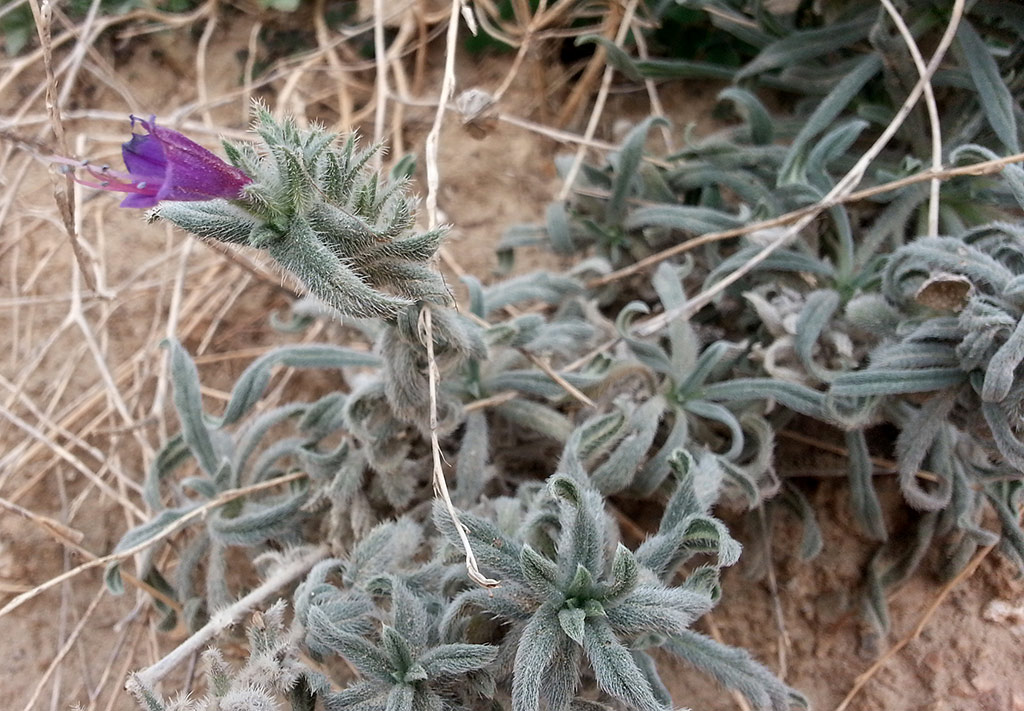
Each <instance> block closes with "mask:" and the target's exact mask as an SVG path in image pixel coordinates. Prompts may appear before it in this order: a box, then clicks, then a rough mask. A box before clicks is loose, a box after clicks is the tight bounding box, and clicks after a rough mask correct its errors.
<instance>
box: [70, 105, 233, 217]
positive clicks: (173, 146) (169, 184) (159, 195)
mask: <svg viewBox="0 0 1024 711" xmlns="http://www.w3.org/2000/svg"><path fill="white" fill-rule="evenodd" d="M131 120H132V128H135V122H136V121H138V122H139V123H140V124H142V127H143V128H144V129H146V131H147V132H148V133H146V134H139V133H133V134H132V138H131V140H130V141H128V142H127V143H124V144H122V146H121V155H122V156H123V157H124V164H125V167H126V168H128V171H127V172H121V171H115V170H110V169H109V168H107V167H103V168H99V169H97V168H93V167H92V166H90V165H88V164H86V165H85V168H86V170H88V171H89V173H90V174H91V175H92V176H93V177H94V178H96V179H97V180H98V181H99V182H89V181H84V180H78V179H77V178H76V180H78V182H79V183H81V184H82V185H88V186H89V187H93V188H97V189H99V190H110V191H115V192H121V193H128V197H126V198H125V199H124V200H122V201H121V207H153V206H154V205H156V204H157V203H158V202H160V201H161V200H178V201H191V200H215V199H217V198H227V199H229V200H230V199H234V198H238V197H240V196H241V194H242V188H244V187H245V186H246V185H248V184H249V183H251V182H252V178H250V177H249V176H248V175H246V174H245V173H243V172H242V171H240V170H239V169H238V168H235V167H234V166H231V165H228V164H227V163H225V162H224V161H223V160H221V159H220V158H218V157H217V156H216V155H214V154H213V153H211V152H210V151H208V150H206V149H205V148H203V147H202V146H200V145H199V144H198V143H196V142H195V141H192V140H191V139H188V138H186V137H185V136H183V135H182V134H180V133H178V132H177V131H173V130H171V129H169V128H164V127H163V126H157V125H156V117H155V116H151V117H150V118H149V121H145V120H143V119H140V118H138V117H136V116H132V117H131ZM61 162H65V161H61ZM67 162H68V163H71V162H70V161H67ZM75 165H80V164H75Z"/></svg>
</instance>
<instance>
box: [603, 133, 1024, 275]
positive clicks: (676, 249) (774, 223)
mask: <svg viewBox="0 0 1024 711" xmlns="http://www.w3.org/2000/svg"><path fill="white" fill-rule="evenodd" d="M1022 162H1024V153H1015V154H1013V155H1009V156H1003V157H1001V158H995V159H993V160H986V161H979V162H977V163H971V164H969V165H959V166H955V167H950V168H943V169H941V170H922V171H920V172H918V173H914V174H913V175H908V176H906V177H903V178H899V179H898V180H892V181H889V182H887V183H882V184H880V185H873V186H871V187H870V188H864V189H863V190H858V191H856V192H852V193H850V194H848V195H844V196H842V197H840V198H838V199H837V201H836V203H835V204H849V203H854V202H860V201H861V200H867V199H868V198H872V197H875V196H877V195H882V194H884V193H888V192H892V191H893V190H899V189H900V188H905V187H907V186H908V185H916V184H917V183H923V182H928V181H932V180H939V181H944V180H949V179H951V178H958V177H962V176H968V175H969V176H974V177H978V176H982V175H993V174H995V173H999V172H1001V171H1002V170H1003V168H1005V167H1006V166H1008V165H1013V164H1015V163H1022ZM821 210H822V208H821V207H820V203H816V204H814V205H808V206H807V207H803V208H800V209H799V210H793V211H792V212H787V213H786V214H784V215H779V216H778V217H773V218H771V219H768V220H761V221H759V222H751V223H748V224H746V225H743V226H742V227H734V228H731V229H728V230H721V231H719V232H708V233H706V234H703V235H700V236H699V237H694V238H693V239H691V240H687V241H686V242H680V243H679V244H676V245H673V246H672V247H669V248H667V249H664V250H662V251H660V252H657V253H655V254H652V255H650V256H647V257H644V258H643V259H639V260H637V261H636V262H633V263H632V264H630V265H628V266H625V267H623V268H621V269H617V270H615V271H614V272H609V273H608V274H605V275H603V276H600V277H595V278H594V279H591V280H590V281H589V282H587V288H588V289H595V288H597V287H600V286H605V285H606V284H611V283H613V282H616V281H619V280H620V279H625V278H626V277H629V276H632V275H633V274H638V273H640V272H642V271H646V270H648V269H650V268H651V267H653V266H656V265H658V264H660V263H662V262H664V261H665V260H667V259H671V258H672V257H677V256H679V255H680V254H684V253H686V252H689V251H691V250H694V249H696V248H697V247H701V246H703V245H705V244H710V243H712V242H720V241H722V240H726V239H732V238H733V237H741V236H743V235H747V234H750V233H752V232H759V231H761V230H767V229H772V228H775V227H783V226H785V225H788V224H790V223H792V222H795V221H797V220H799V219H801V218H803V217H805V216H806V215H808V214H810V213H814V214H818V213H819V212H821Z"/></svg>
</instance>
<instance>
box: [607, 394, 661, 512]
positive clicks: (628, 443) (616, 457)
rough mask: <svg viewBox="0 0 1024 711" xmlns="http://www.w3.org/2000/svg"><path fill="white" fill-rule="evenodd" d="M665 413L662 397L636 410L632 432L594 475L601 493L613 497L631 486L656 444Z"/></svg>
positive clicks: (632, 421) (654, 398)
mask: <svg viewBox="0 0 1024 711" xmlns="http://www.w3.org/2000/svg"><path fill="white" fill-rule="evenodd" d="M664 409H665V403H664V401H663V400H662V398H660V397H653V398H651V399H650V400H648V401H647V402H645V403H644V404H643V405H641V406H640V407H638V408H637V409H636V411H635V412H634V413H633V416H632V417H630V423H629V424H630V430H629V432H628V433H627V434H626V435H625V437H624V438H623V439H622V440H621V441H620V442H619V444H618V446H616V447H615V449H614V450H612V452H611V454H609V455H608V458H607V459H606V460H605V461H604V462H603V463H602V464H601V465H600V466H599V467H597V469H595V470H594V471H593V472H592V473H591V475H590V479H591V481H592V482H593V484H594V486H596V487H597V489H598V490H599V491H601V492H602V493H604V494H613V493H618V492H619V491H622V490H623V489H625V488H626V487H628V486H629V485H630V483H631V482H632V481H633V478H634V477H635V475H636V472H637V469H638V468H639V466H640V463H641V461H642V460H643V458H644V456H645V455H646V454H647V451H648V450H649V449H650V447H651V444H652V443H653V442H654V437H655V435H656V434H657V432H658V423H659V422H660V421H661V415H662V413H663V412H664Z"/></svg>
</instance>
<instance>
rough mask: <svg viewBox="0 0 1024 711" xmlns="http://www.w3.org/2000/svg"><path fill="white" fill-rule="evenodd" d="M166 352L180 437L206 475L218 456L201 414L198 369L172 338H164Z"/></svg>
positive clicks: (216, 465) (215, 467)
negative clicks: (168, 356)
mask: <svg viewBox="0 0 1024 711" xmlns="http://www.w3.org/2000/svg"><path fill="white" fill-rule="evenodd" d="M165 346H166V347H167V349H168V350H169V351H170V356H171V358H170V361H171V363H170V369H171V382H172V383H173V384H174V407H175V409H176V410H177V411H178V419H179V420H181V428H182V432H181V434H182V438H183V439H184V441H185V443H186V444H187V445H188V448H189V449H190V450H191V451H192V454H193V455H195V458H196V461H197V462H199V466H201V467H202V468H203V471H204V472H206V473H207V474H208V475H209V476H214V475H215V474H216V473H217V470H218V469H220V463H221V458H220V456H219V454H218V452H217V450H216V447H215V446H214V442H213V436H212V435H211V432H210V428H209V427H207V424H206V421H205V419H204V417H205V416H204V413H203V397H202V394H201V393H200V389H199V387H200V386H199V371H198V370H197V369H196V365H195V363H194V362H193V361H192V359H191V358H190V357H189V355H188V353H187V352H186V351H185V349H184V348H183V347H182V346H181V344H180V343H178V341H176V340H168V341H165Z"/></svg>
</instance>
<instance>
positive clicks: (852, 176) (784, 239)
mask: <svg viewBox="0 0 1024 711" xmlns="http://www.w3.org/2000/svg"><path fill="white" fill-rule="evenodd" d="M964 1H965V0H956V2H955V3H954V6H953V12H952V17H951V18H950V21H949V26H948V27H946V31H945V32H944V33H943V35H942V38H941V39H940V40H939V44H938V46H937V47H936V48H935V54H933V55H932V58H931V61H929V63H928V67H927V71H926V72H925V74H923V75H922V76H921V78H920V80H918V82H917V84H915V85H914V88H913V89H912V90H911V91H910V95H909V96H907V98H906V100H905V101H904V102H903V105H902V106H900V109H899V111H897V112H896V115H895V116H894V117H893V119H892V121H890V122H889V125H888V126H886V127H885V130H883V131H882V135H880V136H879V137H878V138H877V139H875V142H874V143H873V144H872V145H871V147H870V148H868V150H866V151H865V152H864V154H863V155H862V156H861V157H860V159H859V160H858V161H857V163H856V164H855V165H854V166H853V167H852V168H851V169H850V170H849V172H847V173H846V175H844V176H843V177H842V178H841V179H840V180H839V182H838V183H836V184H835V187H833V188H832V189H831V190H830V191H829V192H828V193H827V194H826V195H825V197H823V198H822V199H821V200H819V201H818V202H817V203H816V204H815V206H814V207H815V210H814V211H813V212H810V213H808V214H807V215H805V216H803V217H801V218H800V219H798V220H797V221H796V223H795V224H793V225H791V226H790V227H787V228H786V229H785V230H783V232H782V234H780V235H779V236H778V237H776V238H775V239H773V240H772V242H771V243H770V244H768V245H767V246H765V247H764V248H763V249H761V251H760V252H758V253H757V254H755V255H754V256H752V257H751V258H750V259H748V260H747V261H746V262H745V263H744V264H743V265H742V266H740V267H737V268H736V269H735V270H733V271H732V272H731V273H730V274H729V275H728V276H726V277H724V278H723V279H721V280H719V281H717V282H715V283H714V284H713V285H712V286H710V287H708V288H707V289H704V290H703V291H701V292H700V293H699V294H697V295H696V296H694V297H693V298H692V299H688V300H687V302H686V303H685V304H684V305H683V306H681V307H679V308H676V309H672V310H671V311H666V312H665V313H663V314H659V315H657V316H655V317H653V318H651V319H648V321H647V322H645V323H643V324H640V325H639V326H638V327H637V328H636V333H637V334H638V335H640V336H645V335H647V336H649V335H653V334H654V333H657V332H659V331H660V330H661V329H663V328H664V327H665V326H667V325H668V324H669V323H670V322H671V321H673V320H674V319H676V318H679V317H680V316H683V315H692V314H694V313H696V312H697V311H699V310H700V309H701V308H703V307H704V306H706V305H707V304H710V303H711V302H712V301H713V300H714V298H715V297H716V296H718V295H719V294H721V293H722V292H723V291H725V290H726V289H727V288H729V287H730V286H731V285H733V284H735V283H736V282H737V281H739V280H740V279H742V278H743V277H744V276H746V275H747V274H749V273H750V272H752V271H753V270H754V269H755V268H757V265H759V264H761V263H762V262H764V261H765V260H766V259H768V257H770V256H771V255H772V254H774V253H775V252H776V251H777V250H778V249H779V248H781V247H782V246H783V245H785V244H788V243H789V241H790V240H791V239H792V238H793V237H795V236H796V235H797V234H799V233H800V231H801V230H803V229H804V228H805V227H806V226H807V225H809V224H810V223H811V222H812V221H813V220H814V219H815V218H816V217H817V216H818V215H819V214H820V213H822V212H824V211H825V210H827V209H829V208H830V207H833V206H834V205H838V204H839V203H840V202H841V201H842V198H843V197H844V196H847V195H849V194H850V193H852V192H853V190H854V188H856V187H857V185H858V184H859V183H860V181H861V179H863V177H864V173H865V172H866V171H867V169H868V166H869V165H871V163H872V161H874V159H875V158H876V157H877V156H878V154H879V153H881V152H882V150H883V149H884V148H885V146H886V145H888V143H889V141H890V140H891V139H892V137H893V136H894V135H896V132H897V131H898V130H899V128H900V126H902V125H903V122H904V121H905V120H906V119H907V116H909V115H910V112H911V111H913V109H914V106H915V104H917V102H918V100H919V99H920V98H921V94H922V93H923V92H924V88H925V87H926V86H928V82H930V81H931V78H932V75H934V74H935V72H936V70H938V68H939V64H940V63H941V62H942V58H943V57H944V56H945V55H946V50H947V49H949V45H950V44H951V43H952V42H953V38H954V37H955V36H956V28H957V27H958V26H959V24H960V17H961V15H962V14H963V9H964Z"/></svg>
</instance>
